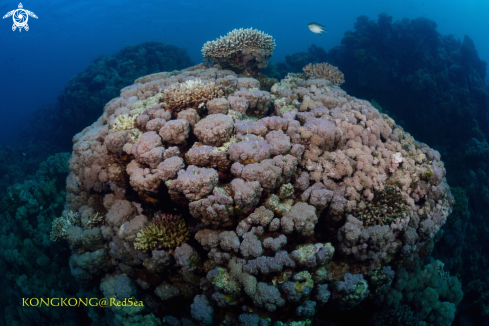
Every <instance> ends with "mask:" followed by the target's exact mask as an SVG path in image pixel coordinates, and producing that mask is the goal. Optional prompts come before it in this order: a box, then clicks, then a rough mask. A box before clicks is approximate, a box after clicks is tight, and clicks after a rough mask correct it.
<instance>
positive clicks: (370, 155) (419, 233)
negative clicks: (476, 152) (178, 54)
mask: <svg viewBox="0 0 489 326" xmlns="http://www.w3.org/2000/svg"><path fill="white" fill-rule="evenodd" d="M301 77H302V76H289V77H288V78H286V79H285V80H283V81H281V82H280V83H277V84H275V85H273V86H272V87H271V91H270V92H267V91H262V90H259V89H258V87H259V83H258V81H257V80H255V79H253V78H238V77H237V76H236V74H235V73H234V72H232V71H230V70H223V69H220V68H219V67H209V66H205V65H198V66H196V67H191V68H189V69H186V70H183V71H174V72H172V73H158V74H154V75H150V76H146V77H143V78H140V79H138V80H136V83H135V84H134V85H133V86H130V87H126V88H125V89H123V90H122V91H121V96H120V97H119V98H116V99H114V100H112V101H110V102H109V103H108V104H107V105H106V107H105V110H104V113H103V115H102V117H101V118H100V119H99V120H98V121H97V122H95V123H94V124H93V125H92V126H90V127H88V128H85V129H84V130H83V131H82V132H81V133H80V134H78V135H76V136H75V138H74V146H73V155H72V158H71V160H70V171H71V173H70V176H69V177H68V179H67V190H68V195H67V207H66V208H67V209H71V210H73V211H74V212H78V213H80V214H81V215H82V216H90V215H93V214H94V213H95V212H99V213H100V214H102V215H103V216H104V220H105V221H104V223H102V225H100V226H99V227H94V228H91V229H89V230H82V229H81V228H80V230H78V231H79V232H78V233H76V234H78V235H80V233H81V236H75V235H76V234H74V235H70V236H68V241H69V242H70V244H71V246H72V258H71V260H70V266H71V267H72V272H73V274H74V275H75V277H76V278H77V279H79V280H84V281H87V280H91V281H92V282H95V280H96V279H97V278H101V275H102V274H103V273H105V274H104V275H106V276H105V277H107V275H117V274H121V273H125V274H127V275H128V277H130V278H131V279H133V280H134V282H135V283H136V284H138V285H139V286H140V287H141V288H142V289H144V290H145V291H144V292H145V293H146V294H145V295H148V297H151V298H152V299H151V300H155V301H156V302H158V304H161V305H162V306H165V307H166V309H165V310H164V311H165V312H164V314H168V313H171V314H172V315H173V316H177V317H178V318H182V320H183V318H187V314H188V311H191V315H192V317H193V318H194V319H195V320H196V321H198V322H199V323H201V324H203V325H211V324H213V323H216V324H219V323H221V322H222V321H223V320H229V323H230V324H238V321H239V320H248V319H249V318H251V319H253V320H255V319H256V318H266V319H269V320H273V321H277V322H278V321H280V322H281V323H284V324H288V323H290V322H293V321H297V322H300V323H302V324H305V323H307V320H309V318H312V316H313V315H314V314H320V313H321V311H322V310H321V309H316V305H325V306H327V307H329V308H328V309H341V310H349V309H352V308H354V307H355V306H358V305H361V304H363V303H364V301H365V300H370V299H373V298H374V296H376V295H380V294H379V293H381V292H382V293H383V292H384V287H385V288H388V287H389V286H390V280H392V270H391V269H390V267H388V266H398V265H400V264H402V263H404V262H406V261H409V260H410V259H412V257H415V256H417V255H420V254H421V253H422V252H423V251H424V250H425V248H426V246H428V245H429V243H430V241H431V239H432V238H433V237H434V235H435V233H436V232H437V231H438V230H439V229H440V227H441V226H442V225H443V224H444V223H445V220H446V217H447V215H448V214H449V213H450V211H451V207H452V205H453V197H452V195H451V193H450V188H449V187H448V184H447V182H446V178H445V169H444V166H443V163H442V162H441V161H440V154H439V153H438V152H437V151H435V150H433V149H431V148H429V147H428V146H427V145H425V144H422V143H419V142H416V141H415V140H414V138H413V137H412V136H411V135H409V134H408V133H407V132H405V131H404V130H403V129H402V128H401V127H400V126H398V125H397V124H396V123H395V121H394V120H392V119H391V118H389V117H388V116H387V115H385V114H380V113H379V112H378V110H377V109H375V108H374V107H372V106H371V105H370V103H369V102H367V101H363V100H359V99H356V98H354V97H351V96H349V95H348V94H346V93H345V92H344V91H343V90H341V89H340V88H339V87H337V86H335V85H334V83H333V82H332V81H330V80H327V79H308V80H304V79H303V78H301ZM188 80H194V83H212V82H213V83H216V84H219V83H221V84H222V83H225V85H226V87H228V89H229V90H230V93H229V94H227V95H225V96H226V97H219V96H220V95H217V94H216V95H214V96H216V97H215V98H212V99H211V98H207V102H205V103H204V102H201V103H204V105H205V108H203V106H202V108H201V109H200V110H199V106H200V104H197V105H196V106H193V108H187V109H185V110H181V108H183V107H181V106H180V104H178V103H177V104H173V105H175V106H172V104H170V103H168V102H164V101H163V100H162V99H163V97H161V96H162V94H164V93H165V90H168V89H170V88H171V87H181V86H179V85H180V84H181V83H186V82H187V81H188ZM174 85H177V86H174ZM195 104H196V103H194V105H195ZM133 110H137V118H136V119H135V124H134V128H133V129H131V130H119V131H115V130H114V129H113V128H112V127H113V125H114V121H116V120H117V118H118V117H119V116H120V115H123V114H129V113H130V112H132V111H133ZM272 111H273V113H272V115H270V114H269V113H270V112H272ZM135 130H137V132H136V131H135ZM131 133H132V134H134V133H136V134H139V136H138V137H137V138H136V139H135V138H133V137H131ZM389 205H391V206H396V205H400V206H396V207H394V208H391V210H389V209H388V207H386V206H389ZM384 211H385V212H384ZM162 212H163V213H164V214H168V213H169V212H172V213H171V215H174V214H175V215H178V218H159V219H158V220H157V221H153V222H150V219H151V217H152V216H158V214H161V213H162ZM379 212H381V213H379ZM165 216H167V217H168V216H170V215H165ZM80 238H81V240H80ZM384 274H385V275H384ZM372 275H373V276H372ZM369 282H370V283H369ZM369 288H371V289H369ZM378 289H382V290H378ZM170 298H171V299H172V300H170ZM173 299H175V300H173ZM153 313H154V314H158V311H157V310H154V311H153ZM248 314H251V315H252V316H256V318H255V317H250V316H248ZM173 316H166V317H165V318H170V319H171V318H175V319H176V318H177V317H173ZM258 316H259V317H258Z"/></svg>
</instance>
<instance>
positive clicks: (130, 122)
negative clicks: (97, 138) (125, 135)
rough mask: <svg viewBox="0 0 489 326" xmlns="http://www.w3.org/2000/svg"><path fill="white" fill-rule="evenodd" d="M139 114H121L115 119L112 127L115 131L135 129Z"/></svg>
mask: <svg viewBox="0 0 489 326" xmlns="http://www.w3.org/2000/svg"><path fill="white" fill-rule="evenodd" d="M136 118H137V115H135V116H130V115H129V114H121V115H120V116H118V117H117V118H116V119H115V121H114V126H113V127H112V131H113V132H117V131H121V130H128V129H133V128H134V126H135V124H134V122H135V121H136Z"/></svg>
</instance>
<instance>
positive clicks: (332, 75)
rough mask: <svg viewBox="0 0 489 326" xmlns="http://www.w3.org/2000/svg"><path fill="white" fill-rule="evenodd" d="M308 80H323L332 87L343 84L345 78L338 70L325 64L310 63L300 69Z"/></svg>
mask: <svg viewBox="0 0 489 326" xmlns="http://www.w3.org/2000/svg"><path fill="white" fill-rule="evenodd" d="M302 70H303V71H304V74H305V75H306V76H307V77H308V78H324V79H327V80H329V81H330V82H331V83H332V84H333V85H337V86H339V85H341V84H343V83H344V82H345V76H344V75H343V73H342V72H341V71H340V70H339V69H338V67H335V66H332V65H330V64H329V63H327V62H321V63H310V64H308V65H307V66H305V67H304V68H302Z"/></svg>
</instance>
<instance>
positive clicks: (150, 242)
mask: <svg viewBox="0 0 489 326" xmlns="http://www.w3.org/2000/svg"><path fill="white" fill-rule="evenodd" d="M188 239H189V232H188V230H187V225H186V224H185V220H184V219H183V218H182V217H181V216H179V217H176V218H175V219H156V220H155V221H153V222H152V223H151V224H150V225H148V226H147V227H145V228H144V229H142V230H141V231H139V232H138V234H137V236H136V240H135V241H134V248H135V249H137V250H141V251H148V250H156V249H160V248H165V249H169V248H176V247H178V246H179V245H181V244H182V243H185V242H187V241H188Z"/></svg>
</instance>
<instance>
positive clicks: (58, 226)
mask: <svg viewBox="0 0 489 326" xmlns="http://www.w3.org/2000/svg"><path fill="white" fill-rule="evenodd" d="M80 225H81V222H80V215H79V214H78V212H74V211H71V210H70V211H68V212H67V213H66V214H65V215H64V216H61V217H58V218H56V219H55V220H54V221H53V225H52V229H51V234H50V238H51V241H60V240H64V239H66V237H67V234H66V230H67V229H68V228H69V227H70V226H80Z"/></svg>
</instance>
